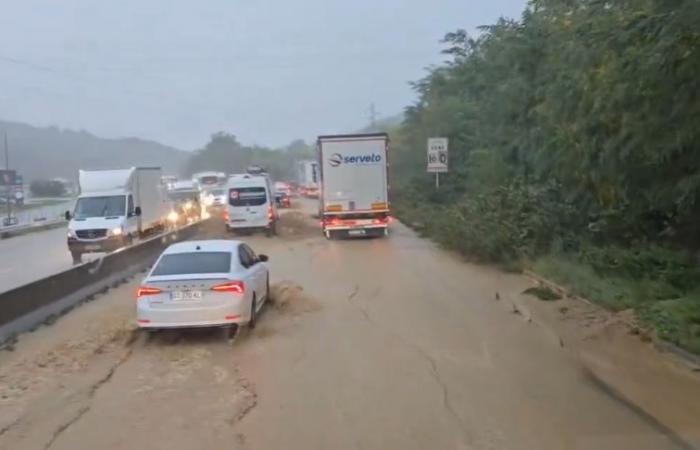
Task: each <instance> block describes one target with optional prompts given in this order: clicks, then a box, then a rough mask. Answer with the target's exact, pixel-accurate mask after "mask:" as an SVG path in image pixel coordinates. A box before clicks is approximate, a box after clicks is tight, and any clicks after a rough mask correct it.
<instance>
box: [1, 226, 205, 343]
mask: <svg viewBox="0 0 700 450" xmlns="http://www.w3.org/2000/svg"><path fill="white" fill-rule="evenodd" d="M205 223H206V221H202V222H198V223H195V224H192V225H189V226H187V227H183V228H181V229H178V230H176V231H172V232H169V233H165V234H162V235H158V236H154V237H152V238H150V239H147V240H145V241H142V242H140V243H138V244H136V245H133V246H131V247H125V248H123V249H119V250H117V251H115V252H113V253H109V254H107V255H105V256H104V257H102V258H99V259H97V260H95V261H91V262H87V263H83V264H80V265H78V266H75V267H72V268H70V269H68V270H65V271H63V272H59V273H57V274H55V275H52V276H50V277H47V278H43V279H40V280H36V281H33V282H31V283H29V284H26V285H24V286H20V287H17V288H15V289H12V290H9V291H7V292H4V293H2V294H0V343H2V342H6V341H7V340H8V339H11V338H12V336H14V335H16V334H17V333H21V332H24V331H28V330H31V329H32V328H34V327H36V326H37V325H39V324H41V323H42V322H44V321H46V320H47V319H48V318H50V317H52V316H58V315H60V314H63V313H64V312H66V311H67V310H70V309H71V308H73V307H74V306H75V305H76V304H78V303H80V302H82V301H84V300H85V299H87V298H88V297H89V296H91V295H95V294H97V293H99V292H101V291H104V290H105V289H108V288H109V287H110V286H112V285H114V284H116V283H119V282H120V281H121V280H123V279H124V278H126V277H128V276H131V275H133V274H134V273H137V272H139V271H141V270H143V269H145V268H147V267H149V266H150V265H152V264H153V263H154V262H155V259H156V258H157V257H158V255H159V254H160V253H161V252H162V250H163V249H165V248H166V247H167V246H168V245H170V244H172V243H173V242H177V241H181V240H185V239H188V238H190V237H192V236H194V235H195V233H196V232H197V231H198V230H199V228H200V227H201V226H202V225H203V224H205Z"/></svg>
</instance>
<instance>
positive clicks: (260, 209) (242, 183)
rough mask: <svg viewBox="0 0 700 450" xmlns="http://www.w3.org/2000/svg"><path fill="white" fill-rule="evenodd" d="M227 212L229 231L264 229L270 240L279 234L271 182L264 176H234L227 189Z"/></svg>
mask: <svg viewBox="0 0 700 450" xmlns="http://www.w3.org/2000/svg"><path fill="white" fill-rule="evenodd" d="M226 193H227V202H226V211H225V212H224V222H225V223H226V230H227V231H233V230H235V229H254V228H258V229H264V230H265V231H266V232H267V235H268V236H272V235H273V234H275V232H276V225H277V217H278V216H277V209H276V208H275V197H274V194H273V193H272V186H271V183H270V179H269V178H268V177H266V176H264V175H251V174H240V175H231V177H229V179H228V184H227V185H226Z"/></svg>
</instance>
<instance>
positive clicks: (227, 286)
mask: <svg viewBox="0 0 700 450" xmlns="http://www.w3.org/2000/svg"><path fill="white" fill-rule="evenodd" d="M211 290H212V291H216V292H231V293H233V294H243V293H244V292H245V284H244V283H243V282H242V281H229V282H227V283H223V284H217V285H216V286H212V287H211Z"/></svg>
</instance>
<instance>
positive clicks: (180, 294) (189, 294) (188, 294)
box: [170, 291, 202, 300]
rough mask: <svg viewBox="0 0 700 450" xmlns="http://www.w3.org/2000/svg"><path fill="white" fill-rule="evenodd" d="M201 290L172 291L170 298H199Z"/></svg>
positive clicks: (200, 297)
mask: <svg viewBox="0 0 700 450" xmlns="http://www.w3.org/2000/svg"><path fill="white" fill-rule="evenodd" d="M201 299H202V291H172V292H171V293H170V300H201Z"/></svg>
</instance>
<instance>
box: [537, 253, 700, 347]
mask: <svg viewBox="0 0 700 450" xmlns="http://www.w3.org/2000/svg"><path fill="white" fill-rule="evenodd" d="M533 270H534V271H535V272H537V273H538V274H540V275H542V276H544V277H546V278H549V279H551V280H552V281H554V282H556V283H558V284H561V285H563V286H565V287H567V288H568V289H569V290H570V291H571V293H573V294H575V295H578V296H581V297H585V298H587V299H588V300H590V301H592V302H594V303H597V304H599V305H602V306H604V307H605V308H608V309H610V310H613V311H621V310H625V309H630V308H631V309H633V310H634V311H635V313H636V315H637V317H638V318H639V319H640V320H641V321H642V322H643V323H646V324H648V325H650V326H651V327H653V329H654V330H655V331H656V333H657V335H658V337H659V338H661V339H664V340H666V341H668V342H671V343H673V344H675V345H677V346H678V347H680V348H682V349H684V350H687V351H689V352H692V353H695V354H698V355H700V290H693V291H689V292H680V291H679V290H678V289H677V288H675V287H674V286H671V285H669V284H668V283H667V282H665V281H660V280H651V279H632V278H628V277H622V276H604V275H601V274H599V273H597V272H596V271H595V270H594V269H593V268H592V267H591V266H590V265H588V264H585V263H581V262H579V261H576V260H575V259H574V258H572V257H566V256H553V255H546V256H543V257H541V258H539V259H538V260H537V261H535V263H534V264H533Z"/></svg>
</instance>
